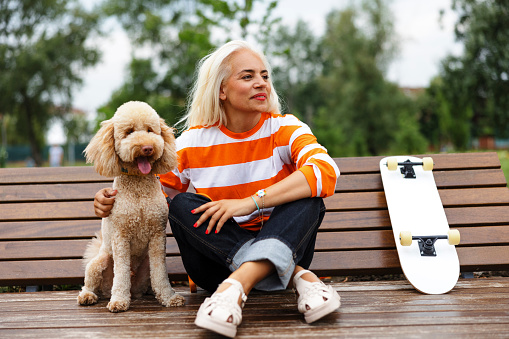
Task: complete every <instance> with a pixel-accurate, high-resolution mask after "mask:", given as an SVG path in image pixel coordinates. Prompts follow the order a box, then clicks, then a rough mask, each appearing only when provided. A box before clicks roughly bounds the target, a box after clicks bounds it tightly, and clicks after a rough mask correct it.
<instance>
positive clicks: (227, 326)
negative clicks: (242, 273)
mask: <svg viewBox="0 0 509 339" xmlns="http://www.w3.org/2000/svg"><path fill="white" fill-rule="evenodd" d="M223 283H229V284H231V286H229V287H228V288H227V289H226V290H224V291H222V292H219V293H218V292H215V293H214V294H212V296H211V297H210V298H206V299H205V301H204V302H203V304H201V306H200V309H199V310H198V313H197V315H196V319H195V321H194V323H195V324H196V325H197V326H199V327H202V328H205V329H208V330H211V331H214V332H216V333H219V334H222V335H224V336H227V337H230V338H233V337H235V334H236V333H237V326H238V325H240V323H241V322H242V307H244V303H245V302H246V300H247V296H246V295H245V294H244V288H243V287H242V284H241V283H240V282H238V281H237V280H235V279H231V278H229V279H226V280H225V281H223ZM239 297H242V305H241V306H239V304H238V301H239Z"/></svg>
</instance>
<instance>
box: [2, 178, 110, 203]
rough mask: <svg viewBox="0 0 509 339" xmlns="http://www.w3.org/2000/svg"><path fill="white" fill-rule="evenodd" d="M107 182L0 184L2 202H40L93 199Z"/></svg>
mask: <svg viewBox="0 0 509 339" xmlns="http://www.w3.org/2000/svg"><path fill="white" fill-rule="evenodd" d="M105 187H107V183H104V182H100V183H72V184H45V185H30V186H26V185H18V186H14V185H13V186H6V185H4V186H0V203H2V202H6V203H7V202H12V203H14V202H24V203H30V202H38V201H69V200H88V201H93V199H94V196H95V194H96V193H97V191H99V190H100V189H102V188H105Z"/></svg>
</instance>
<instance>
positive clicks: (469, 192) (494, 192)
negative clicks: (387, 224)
mask: <svg viewBox="0 0 509 339" xmlns="http://www.w3.org/2000/svg"><path fill="white" fill-rule="evenodd" d="M439 194H440V198H441V200H442V204H443V205H444V207H455V206H458V207H462V206H463V207H464V206H482V205H507V204H509V190H508V189H507V188H506V187H496V188H484V189H482V190H481V189H475V188H473V189H447V190H440V191H439ZM413 199H415V200H416V201H418V199H419V197H414V198H413ZM325 206H326V207H327V210H332V211H352V210H373V209H386V208H387V202H386V200H385V194H384V193H383V192H360V193H357V192H356V193H342V194H335V195H333V196H332V197H329V198H327V199H325Z"/></svg>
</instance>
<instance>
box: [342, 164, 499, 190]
mask: <svg viewBox="0 0 509 339" xmlns="http://www.w3.org/2000/svg"><path fill="white" fill-rule="evenodd" d="M433 176H434V178H435V183H436V185H437V187H438V188H439V189H440V188H461V187H468V188H477V187H505V186H507V182H506V179H505V176H504V173H503V172H502V171H500V170H499V169H480V170H463V171H433ZM382 190H383V184H382V179H381V177H380V173H379V172H378V173H373V174H370V173H367V174H350V175H348V174H345V175H341V176H340V177H339V179H338V181H337V183H336V192H366V191H382Z"/></svg>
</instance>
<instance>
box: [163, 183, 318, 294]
mask: <svg viewBox="0 0 509 339" xmlns="http://www.w3.org/2000/svg"><path fill="white" fill-rule="evenodd" d="M209 201H210V200H209V199H208V198H206V197H204V196H202V195H199V194H193V193H180V194H178V195H176V196H175V198H174V199H173V200H172V202H171V204H170V212H169V220H170V225H171V229H172V232H173V235H174V236H175V239H176V240H177V243H178V246H179V249H180V254H181V256H182V262H183V264H184V267H185V269H186V271H187V274H189V276H190V277H191V279H192V280H193V281H194V282H195V283H196V284H197V285H198V286H200V287H201V288H203V289H205V290H207V291H209V292H214V291H215V290H216V288H217V286H218V285H219V284H220V283H221V282H222V281H223V280H224V279H226V278H227V277H228V276H229V275H230V274H231V272H233V271H235V270H236V269H237V268H239V267H240V265H242V264H243V263H244V262H248V261H260V260H269V261H271V262H272V264H274V267H275V269H276V270H275V272H274V273H273V274H271V275H269V276H268V277H266V278H265V279H263V280H262V281H260V282H259V283H258V284H257V285H256V286H255V288H256V289H259V290H265V291H271V290H279V289H285V288H286V287H287V286H288V282H289V281H290V278H291V275H292V273H293V271H294V269H295V265H299V266H302V267H304V268H308V267H309V265H310V264H311V260H312V259H313V253H314V247H315V240H316V233H317V231H318V227H320V224H321V222H322V220H323V216H324V214H325V205H324V203H323V199H322V198H306V199H301V200H297V201H293V202H290V203H287V204H283V205H281V206H276V207H275V208H274V210H273V211H272V214H271V216H270V219H269V220H268V221H266V222H265V223H264V225H263V228H262V229H261V230H260V231H257V232H253V231H248V230H245V229H243V228H241V227H240V226H239V225H238V224H237V223H236V222H235V221H234V220H233V219H230V220H228V222H226V223H225V224H224V226H223V228H222V229H221V231H220V232H219V233H217V234H216V233H214V231H212V232H211V233H210V234H205V230H206V228H207V223H204V224H202V225H200V227H198V228H194V227H193V225H194V223H195V222H196V221H198V219H199V217H200V216H199V215H198V214H196V215H194V214H192V213H191V210H193V209H195V208H197V207H198V206H201V205H203V204H205V203H207V202H209Z"/></svg>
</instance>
